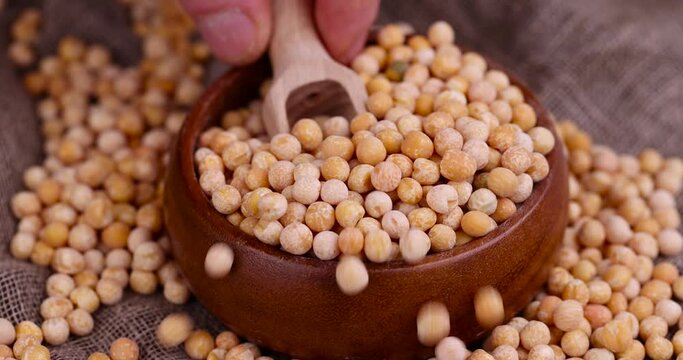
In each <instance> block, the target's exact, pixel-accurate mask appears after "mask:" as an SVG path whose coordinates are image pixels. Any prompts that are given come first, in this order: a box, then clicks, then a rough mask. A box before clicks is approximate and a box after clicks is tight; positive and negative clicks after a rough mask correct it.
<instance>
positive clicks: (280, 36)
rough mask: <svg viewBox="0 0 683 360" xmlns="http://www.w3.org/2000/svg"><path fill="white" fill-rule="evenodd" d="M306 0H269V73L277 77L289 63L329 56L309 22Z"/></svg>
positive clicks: (310, 10) (312, 60) (310, 20)
mask: <svg viewBox="0 0 683 360" xmlns="http://www.w3.org/2000/svg"><path fill="white" fill-rule="evenodd" d="M312 12H313V7H312V2H311V1H310V0H275V1H273V20H274V21H273V22H274V31H273V38H272V40H271V42H270V60H271V62H272V66H273V75H274V77H275V78H277V77H279V76H280V74H282V73H283V72H284V71H285V70H286V69H287V68H288V67H289V66H290V65H292V64H299V65H301V64H303V63H310V62H317V61H318V60H322V59H329V58H330V56H329V54H328V53H327V50H326V49H325V47H324V46H323V44H322V43H321V42H320V38H318V33H317V32H316V29H315V26H314V22H313V14H312Z"/></svg>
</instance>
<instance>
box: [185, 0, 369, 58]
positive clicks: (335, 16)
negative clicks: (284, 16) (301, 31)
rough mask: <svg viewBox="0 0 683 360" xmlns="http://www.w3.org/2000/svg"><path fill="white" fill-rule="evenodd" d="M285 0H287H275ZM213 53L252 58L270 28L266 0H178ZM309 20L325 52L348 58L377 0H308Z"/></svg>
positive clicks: (264, 46) (263, 47)
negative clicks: (310, 1)
mask: <svg viewBox="0 0 683 360" xmlns="http://www.w3.org/2000/svg"><path fill="white" fill-rule="evenodd" d="M275 1H289V0H275ZM180 2H181V4H182V5H183V7H184V8H185V10H186V11H187V12H188V14H190V16H191V17H192V18H193V19H194V20H195V21H196V22H197V27H198V29H199V32H200V33H201V34H202V36H203V37H204V40H205V41H206V42H207V43H208V44H209V46H210V47H211V50H212V51H213V53H214V55H215V56H216V57H218V58H219V59H221V60H223V61H225V62H227V63H229V64H232V65H244V64H248V63H250V62H253V61H255V60H257V59H258V58H259V57H260V56H261V55H262V54H263V53H264V52H265V51H266V49H267V48H268V42H269V41H270V36H271V32H272V16H271V0H180ZM313 7H314V10H313V11H314V14H313V17H314V19H315V20H314V21H315V24H316V26H317V28H318V33H319V35H320V38H321V40H322V42H323V43H324V44H325V46H326V47H327V51H328V52H329V53H330V55H331V56H332V57H333V58H335V59H336V60H337V61H340V62H342V63H348V62H350V61H351V59H352V58H353V56H354V55H356V54H357V53H358V52H359V51H360V50H361V49H362V48H363V45H365V41H366V39H367V33H368V29H369V28H370V25H371V24H372V22H373V21H374V20H375V17H376V16H377V11H378V9H379V0H314V6H313Z"/></svg>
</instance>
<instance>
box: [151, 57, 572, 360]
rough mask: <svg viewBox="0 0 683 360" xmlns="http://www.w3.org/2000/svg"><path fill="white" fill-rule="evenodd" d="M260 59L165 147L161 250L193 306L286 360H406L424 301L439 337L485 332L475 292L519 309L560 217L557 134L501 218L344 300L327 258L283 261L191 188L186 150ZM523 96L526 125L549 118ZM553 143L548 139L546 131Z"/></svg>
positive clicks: (240, 91)
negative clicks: (212, 269) (228, 257)
mask: <svg viewBox="0 0 683 360" xmlns="http://www.w3.org/2000/svg"><path fill="white" fill-rule="evenodd" d="M268 68H269V67H268V64H267V63H266V62H265V61H261V62H260V63H258V64H255V65H252V66H250V67H245V68H238V69H233V70H231V71H229V72H228V73H227V74H225V75H224V76H223V77H222V78H220V79H219V80H217V81H216V82H215V83H214V84H213V85H211V86H210V87H209V88H208V90H207V91H206V93H205V94H204V95H203V96H202V98H201V99H200V100H199V102H198V103H197V105H196V106H195V107H194V109H193V110H192V112H191V114H190V115H189V117H188V119H187V121H186V122H185V124H184V126H183V128H182V130H181V131H180V134H179V138H178V139H177V143H176V144H175V148H174V149H173V150H172V159H171V162H170V165H169V169H168V173H167V178H166V187H165V193H164V206H165V217H166V225H167V231H168V234H169V235H170V238H171V240H172V241H171V243H172V248H173V253H174V254H175V258H176V261H177V262H178V265H179V266H180V268H181V270H182V272H183V274H184V275H185V276H186V278H187V280H188V281H189V284H190V286H191V288H192V292H193V293H194V294H195V296H196V297H197V298H198V299H199V301H200V302H201V303H202V304H203V305H204V306H206V308H208V309H209V310H210V311H211V312H212V313H213V314H215V315H216V316H217V317H218V318H219V319H221V320H222V321H223V322H224V323H225V324H227V325H229V326H230V327H231V328H232V329H233V330H234V331H235V332H237V333H238V334H240V335H242V336H244V337H246V338H247V339H249V340H250V341H253V342H255V343H257V344H259V345H263V346H265V347H267V348H270V349H273V350H275V351H278V352H282V353H286V354H289V355H291V356H294V357H297V358H305V359H313V358H330V359H332V358H337V359H341V358H354V359H377V358H397V359H398V358H406V359H408V358H415V357H421V358H424V357H429V356H432V355H431V354H433V352H432V351H433V350H432V349H429V348H426V347H423V346H421V345H420V344H419V342H418V340H417V328H416V316H417V313H418V310H419V309H420V306H421V305H422V304H423V303H425V302H427V301H429V300H438V301H441V302H443V303H444V304H446V305H447V307H448V310H449V312H450V317H451V333H452V335H456V336H459V337H460V338H461V339H463V340H465V341H472V340H475V339H477V338H479V337H481V335H483V334H484V333H485V331H484V330H483V329H482V328H480V327H479V326H478V324H477V322H476V320H475V317H474V307H473V297H474V294H475V292H476V291H477V289H479V288H480V287H482V286H486V285H492V286H494V287H495V288H496V289H498V291H500V293H501V295H502V297H503V301H504V304H505V313H506V317H507V318H509V317H511V316H513V314H515V313H517V312H518V311H519V310H521V309H522V308H523V307H524V306H525V305H526V304H527V303H528V302H529V301H530V300H531V299H532V297H533V295H534V293H535V292H536V291H537V290H538V289H539V287H540V286H542V284H543V282H544V280H545V279H546V276H547V272H548V270H549V266H550V265H551V262H552V258H553V255H554V251H555V249H556V246H557V245H558V244H559V242H560V239H561V238H562V236H563V233H564V228H565V225H566V219H567V202H568V195H567V183H568V181H567V166H566V161H565V155H564V152H563V150H562V145H561V143H560V141H559V139H558V140H557V141H556V143H557V145H556V146H555V149H554V150H553V151H552V152H551V153H550V154H549V155H548V160H549V163H550V174H549V175H548V177H547V178H546V179H545V180H543V181H541V182H539V183H537V184H535V187H534V190H533V193H532V195H531V197H529V199H527V200H526V201H525V202H524V203H523V204H522V205H521V206H519V208H518V210H517V213H516V214H515V215H514V216H513V217H512V218H511V219H509V220H507V221H506V222H504V223H503V224H501V225H500V226H498V228H497V229H496V230H494V231H493V232H491V233H490V234H488V235H487V236H485V237H482V238H479V239H476V240H474V241H471V242H469V243H467V244H464V245H462V246H457V247H455V248H454V249H452V250H449V251H446V252H441V253H437V254H432V255H428V256H427V257H426V258H425V259H424V261H422V262H421V263H419V264H416V265H407V264H406V263H404V262H403V261H393V262H390V263H387V264H372V263H369V264H367V267H368V272H369V276H370V284H369V285H368V287H367V288H366V289H365V290H364V291H363V292H361V293H360V294H358V295H356V296H347V295H344V294H343V293H342V292H341V291H340V290H339V289H338V287H337V284H336V282H335V266H336V264H337V261H322V260H318V259H316V258H312V257H303V256H295V255H291V254H289V253H286V252H284V251H282V250H280V249H279V248H277V247H273V246H270V245H266V244H264V243H262V242H260V241H259V240H257V239H256V238H254V237H251V236H248V235H246V234H244V233H242V232H241V231H240V230H239V229H238V228H236V227H234V226H232V225H231V224H230V223H229V222H228V221H227V220H226V219H225V216H223V215H221V214H219V213H218V212H217V211H215V210H214V209H213V207H212V205H211V204H210V202H209V201H208V198H207V197H206V195H205V194H204V193H203V192H202V189H201V188H200V186H199V183H198V180H197V175H196V172H195V164H194V160H193V152H194V149H195V146H196V143H197V138H198V136H199V134H200V133H201V131H202V130H204V129H205V128H207V126H209V125H212V124H215V123H216V122H217V121H218V120H219V119H220V118H221V115H222V114H223V112H224V111H226V110H228V109H234V108H237V107H239V106H242V105H245V104H246V103H247V102H248V101H249V100H250V99H253V98H255V97H257V96H258V87H259V84H260V83H261V82H262V81H263V80H264V79H266V78H267V76H269V70H268ZM514 83H515V84H516V85H517V86H520V87H521V88H522V89H524V94H525V96H526V99H527V101H528V102H529V104H531V105H532V106H534V108H535V109H536V112H537V114H538V123H539V124H540V125H542V126H545V127H547V128H549V129H551V130H552V129H553V123H552V122H551V120H550V118H549V117H548V114H547V113H546V111H545V110H544V109H543V108H542V107H541V105H540V104H539V102H538V101H537V100H536V98H535V97H534V96H533V94H532V93H531V92H530V91H529V90H527V89H526V88H525V87H523V86H521V84H520V83H519V82H517V81H514ZM556 139H557V136H556ZM217 242H225V243H228V244H229V245H230V246H231V247H232V249H233V250H234V252H235V262H234V265H233V267H232V271H231V272H230V274H229V275H228V276H227V277H225V278H223V279H218V280H216V279H211V278H209V277H207V276H206V274H205V272H204V257H205V254H206V252H207V250H208V249H209V247H210V246H211V245H212V244H214V243H217Z"/></svg>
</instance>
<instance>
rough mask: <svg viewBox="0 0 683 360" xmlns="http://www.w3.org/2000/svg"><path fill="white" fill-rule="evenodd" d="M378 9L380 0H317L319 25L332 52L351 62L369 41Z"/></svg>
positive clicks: (322, 36)
mask: <svg viewBox="0 0 683 360" xmlns="http://www.w3.org/2000/svg"><path fill="white" fill-rule="evenodd" d="M378 10H379V0H317V1H316V3H315V20H316V26H317V27H318V31H319V32H320V37H321V38H322V40H323V42H324V43H325V46H327V51H329V53H330V55H332V57H333V58H335V59H337V60H338V61H340V62H342V63H348V62H350V61H351V60H352V59H353V57H354V56H355V55H356V54H357V53H358V52H359V51H360V50H361V49H362V48H363V46H364V45H365V41H366V40H367V37H368V29H369V28H370V25H372V22H373V21H375V18H376V17H377V12H378Z"/></svg>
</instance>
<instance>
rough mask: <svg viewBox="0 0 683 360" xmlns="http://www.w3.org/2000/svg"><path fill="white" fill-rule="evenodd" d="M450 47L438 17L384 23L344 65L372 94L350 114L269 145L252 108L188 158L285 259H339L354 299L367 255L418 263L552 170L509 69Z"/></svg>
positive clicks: (498, 219)
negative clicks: (412, 27)
mask: <svg viewBox="0 0 683 360" xmlns="http://www.w3.org/2000/svg"><path fill="white" fill-rule="evenodd" d="M454 39H455V34H454V32H453V29H452V28H451V26H450V25H448V24H447V23H445V22H437V23H434V24H433V25H432V26H430V27H429V30H428V34H427V36H422V35H409V34H407V30H406V29H404V28H402V27H401V26H398V25H387V26H385V27H384V28H382V29H381V30H380V31H379V32H378V34H377V39H376V40H377V45H372V46H368V47H367V48H365V49H364V50H363V51H362V52H361V53H360V54H359V55H358V56H357V57H356V58H355V59H354V60H353V62H352V67H353V69H354V70H355V71H356V72H357V73H358V76H360V77H361V78H362V79H363V81H364V82H365V84H366V88H367V91H368V93H369V98H368V100H367V103H366V108H367V111H366V112H363V113H361V114H358V115H357V116H355V117H354V118H352V119H346V118H344V117H341V116H333V117H326V116H321V117H316V118H314V119H309V118H305V119H300V120H298V121H297V122H296V123H294V125H293V126H292V129H291V131H290V132H289V133H284V134H278V135H276V136H274V137H272V138H270V139H268V138H267V137H265V134H264V126H263V123H262V119H261V114H260V109H261V105H262V103H261V101H260V100H254V101H253V102H251V103H250V104H249V105H248V106H247V107H245V108H242V109H237V110H233V111H228V112H227V113H225V115H224V116H223V118H222V119H221V124H220V125H221V126H215V127H211V128H209V129H207V130H206V131H205V132H204V133H202V135H201V136H200V139H199V147H198V148H197V149H196V151H195V162H196V166H197V170H198V175H199V182H200V185H201V187H202V189H203V190H204V191H205V192H206V194H207V196H209V197H210V198H211V203H212V204H213V206H214V208H215V209H216V210H217V211H219V212H220V213H222V214H225V215H226V217H227V220H228V221H229V222H230V223H231V224H233V225H235V226H237V227H239V228H240V229H241V230H242V231H244V232H245V233H247V234H249V235H253V236H254V237H256V238H257V239H259V240H260V241H262V242H264V243H266V244H269V245H273V246H279V247H280V248H281V249H282V250H284V251H286V252H288V253H290V254H294V255H310V256H314V257H316V258H318V259H321V260H333V259H336V258H338V257H340V256H341V257H342V259H341V260H340V261H339V263H338V264H339V265H338V268H337V283H338V285H339V287H340V288H341V290H342V291H344V292H345V293H346V294H349V295H352V294H356V293H358V292H360V291H362V290H363V289H364V288H365V286H366V285H367V282H368V279H367V271H366V269H365V265H364V262H363V261H364V260H367V261H371V262H375V263H383V262H387V261H392V260H396V259H402V260H404V261H406V262H408V263H417V262H419V261H421V260H422V259H423V258H424V257H425V256H427V255H428V254H429V253H430V252H439V251H446V250H449V249H452V248H453V247H455V246H456V245H462V244H465V243H467V242H469V241H471V240H472V239H473V238H477V237H481V236H484V235H486V234H488V233H490V232H491V231H492V230H494V229H495V228H496V227H497V225H498V224H499V223H502V222H504V221H505V220H507V219H509V218H510V217H511V216H512V215H513V214H514V213H515V211H516V209H517V205H518V204H520V203H522V202H524V201H525V200H526V199H527V198H528V197H529V196H530V195H531V193H532V191H533V187H534V183H535V182H538V181H541V180H543V179H544V178H545V177H546V176H547V175H548V172H549V165H548V161H547V159H546V154H548V153H549V152H550V151H552V149H553V148H554V146H555V137H554V136H553V134H552V132H551V131H550V130H549V129H547V128H544V127H542V126H538V125H537V116H536V112H535V110H534V108H533V107H531V106H530V105H529V104H527V103H525V102H524V96H523V94H522V91H521V90H520V88H518V87H517V86H515V85H511V83H510V79H509V78H508V76H507V75H506V74H505V73H503V72H501V71H498V70H491V69H488V66H487V63H486V61H485V60H484V58H483V57H482V56H481V55H479V54H477V53H474V52H467V53H464V54H463V53H462V52H461V50H460V48H458V47H457V46H456V45H454ZM268 86H269V83H265V84H264V86H263V88H262V94H265V93H266V92H267V91H268ZM224 251H225V252H227V251H229V250H228V249H224ZM213 253H218V250H216V251H214V252H213ZM226 254H227V253H226ZM226 256H227V255H226ZM211 267H212V262H211V261H209V260H208V259H207V261H206V268H207V271H210V269H211ZM228 271H229V269H228ZM225 274H227V272H225V271H223V272H220V273H217V274H216V275H218V276H221V275H225Z"/></svg>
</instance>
